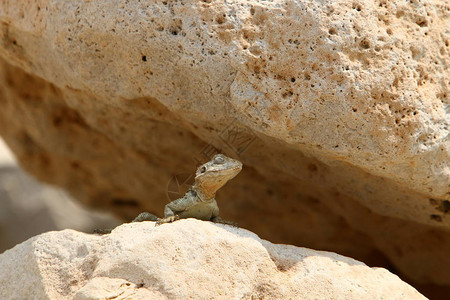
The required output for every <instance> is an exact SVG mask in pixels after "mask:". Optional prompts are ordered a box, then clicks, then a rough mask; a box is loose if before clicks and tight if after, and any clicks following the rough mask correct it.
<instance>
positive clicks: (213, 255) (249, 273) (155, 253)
mask: <svg viewBox="0 0 450 300" xmlns="http://www.w3.org/2000/svg"><path fill="white" fill-rule="evenodd" d="M0 269H1V270H2V272H0V298H1V299H5V300H7V299H77V300H81V299H112V298H115V297H117V299H130V298H132V299H190V298H194V299H255V298H258V299H299V298H301V299H318V298H321V299H425V297H423V296H422V295H420V294H419V293H418V292H417V291H416V290H415V289H414V288H412V287H410V286H409V285H408V284H406V283H404V282H402V281H401V280H400V279H399V278H398V277H397V276H395V275H393V274H391V273H389V272H388V271H386V270H385V269H382V268H369V267H367V266H366V265H365V264H363V263H361V262H358V261H356V260H353V259H351V258H347V257H344V256H340V255H337V254H335V253H330V252H321V251H314V250H310V249H306V248H299V247H294V246H289V245H277V244H272V243H270V242H268V241H265V240H261V239H260V238H258V236H256V235H255V234H253V233H251V232H249V231H247V230H244V229H239V228H233V227H230V226H225V225H214V224H212V223H210V222H202V221H199V220H194V219H186V220H181V221H177V222H175V223H173V224H165V225H162V226H159V227H154V223H152V222H143V223H133V224H125V225H122V226H120V227H118V228H116V229H115V230H114V231H113V232H112V233H111V234H110V235H106V236H96V235H88V234H83V233H79V232H76V231H73V230H64V231H59V232H49V233H45V234H42V235H40V236H37V237H34V238H32V239H30V240H28V241H26V242H24V243H22V244H20V245H18V246H16V247H14V248H13V249H11V250H8V251H6V252H5V253H3V254H1V255H0Z"/></svg>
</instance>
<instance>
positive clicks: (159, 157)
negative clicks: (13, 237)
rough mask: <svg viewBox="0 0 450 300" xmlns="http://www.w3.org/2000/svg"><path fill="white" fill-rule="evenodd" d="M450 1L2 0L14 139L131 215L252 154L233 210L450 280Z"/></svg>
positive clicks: (5, 81) (47, 174)
mask: <svg viewBox="0 0 450 300" xmlns="http://www.w3.org/2000/svg"><path fill="white" fill-rule="evenodd" d="M448 9H449V4H448V1H440V0H434V1H427V2H426V3H422V2H415V1H413V3H410V2H404V1H382V2H373V1H332V2H330V3H328V4H322V3H320V2H317V1H289V0H286V1H275V2H268V1H265V2H261V1H227V2H226V3H224V2H223V1H164V2H157V1H152V2H148V1H141V2H138V1H128V2H123V3H122V2H118V1H107V2H101V3H100V2H97V1H81V0H71V1H47V0H40V1H34V2H33V3H32V4H30V3H29V2H28V1H17V0H9V1H2V2H1V3H0V43H1V44H0V56H1V57H2V58H3V61H2V62H1V68H0V82H1V84H0V108H1V109H0V134H2V135H3V136H4V138H5V140H6V141H7V142H8V144H9V145H10V146H11V147H12V149H13V150H14V152H15V154H16V155H17V156H18V159H19V160H20V162H21V163H22V165H23V166H24V167H25V168H26V169H27V170H29V171H30V172H32V173H33V174H35V175H37V176H38V177H39V178H41V179H43V180H45V181H48V182H52V183H54V184H58V185H60V186H62V187H65V188H66V189H68V190H69V191H70V192H71V193H72V194H74V195H75V196H76V197H77V198H79V199H80V200H82V201H83V202H84V203H87V204H89V205H91V206H92V207H97V208H99V207H102V208H107V209H109V210H111V211H114V212H115V213H116V214H118V215H121V216H123V217H124V218H127V219H131V218H132V217H134V216H135V215H136V214H137V213H138V212H139V211H140V210H150V211H152V212H155V213H157V214H161V212H162V209H163V206H164V204H165V203H166V202H167V201H168V199H167V197H166V195H167V185H168V182H169V181H170V179H171V177H172V176H173V175H174V174H180V173H184V174H185V173H191V172H193V170H195V167H196V165H197V162H196V159H197V158H198V159H199V160H202V161H205V160H207V157H205V156H204V155H203V154H202V153H203V152H204V151H203V150H209V148H208V147H209V145H210V146H214V147H216V148H218V149H221V150H222V151H223V152H225V153H226V154H228V155H233V154H234V156H235V157H236V156H238V157H239V158H240V159H241V160H242V161H243V162H244V171H243V172H242V174H241V175H240V176H239V177H238V178H236V179H235V181H234V182H232V183H231V182H230V184H229V185H228V186H226V187H225V188H224V189H223V191H219V194H218V200H219V206H220V207H221V209H222V211H223V215H224V217H226V218H227V219H230V220H234V221H237V222H238V223H239V224H241V225H242V226H245V227H247V228H250V229H252V230H253V231H255V232H257V233H258V234H260V235H261V236H262V237H266V238H270V239H271V240H274V241H279V242H284V243H294V244H297V245H308V246H309V247H313V248H319V249H329V250H333V251H338V252H339V253H343V254H346V255H350V256H352V257H355V258H358V259H360V260H364V261H365V262H367V263H369V264H371V265H389V264H390V263H392V264H393V265H394V266H395V267H396V268H398V269H399V270H400V272H402V273H404V274H406V275H407V276H408V277H410V278H413V279H414V280H416V281H420V282H424V283H430V282H431V283H437V284H442V285H450V276H448V270H449V269H450V258H449V257H448V254H447V253H448V251H450V235H449V229H448V228H449V227H450V217H449V211H450V202H449V177H450V175H449V165H448V161H449V141H448V121H449V117H448V114H447V113H446V111H445V106H446V105H448V90H449V86H448V85H449V83H448V82H449V77H450V76H449V72H450V71H449V70H450V68H449V67H448V57H449V55H448V54H449V36H448V31H446V28H447V27H448V22H449V17H448ZM253 138H254V140H253ZM250 141H252V143H251V144H249V145H248V147H247V148H245V147H244V146H246V145H247V143H249V142H250ZM194 158H195V159H194ZM423 241H429V243H425V242H423Z"/></svg>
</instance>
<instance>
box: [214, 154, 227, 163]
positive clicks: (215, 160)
mask: <svg viewBox="0 0 450 300" xmlns="http://www.w3.org/2000/svg"><path fill="white" fill-rule="evenodd" d="M224 162H225V160H224V159H223V157H222V156H217V157H216V158H215V159H214V163H216V164H223V163H224Z"/></svg>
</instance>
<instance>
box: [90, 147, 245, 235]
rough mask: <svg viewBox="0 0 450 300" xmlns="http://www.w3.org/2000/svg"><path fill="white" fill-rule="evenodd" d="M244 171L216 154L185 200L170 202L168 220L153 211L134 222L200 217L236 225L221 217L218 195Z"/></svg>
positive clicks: (102, 231) (199, 172)
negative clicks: (230, 181) (222, 188)
mask: <svg viewBox="0 0 450 300" xmlns="http://www.w3.org/2000/svg"><path fill="white" fill-rule="evenodd" d="M241 170H242V163H241V162H240V161H238V160H236V159H232V158H229V157H227V156H225V155H223V154H216V155H214V157H213V158H212V159H211V160H210V161H208V162H207V163H205V164H203V165H201V166H199V167H198V168H197V172H196V173H195V180H194V184H193V185H192V186H191V187H190V188H189V190H188V191H187V192H186V193H185V194H184V196H183V197H181V198H179V199H176V200H174V201H172V202H170V203H168V204H167V205H166V206H165V208H164V217H163V218H158V217H157V216H155V215H154V214H151V213H149V212H142V213H140V214H139V215H138V216H137V217H136V218H135V219H134V220H133V221H131V222H132V223H133V222H142V221H156V225H157V226H158V225H161V224H164V223H171V222H174V221H176V220H178V219H186V218H196V219H199V220H204V221H212V222H215V223H223V224H229V225H235V224H234V223H233V222H228V221H225V220H223V219H222V218H220V217H219V207H218V205H217V202H216V198H215V197H216V192H217V190H219V189H220V188H221V187H223V186H224V185H225V184H226V183H227V182H228V181H229V180H231V179H233V178H234V177H235V176H236V175H237V174H239V172H240V171H241ZM110 232H111V229H96V230H95V231H94V233H100V234H105V233H110Z"/></svg>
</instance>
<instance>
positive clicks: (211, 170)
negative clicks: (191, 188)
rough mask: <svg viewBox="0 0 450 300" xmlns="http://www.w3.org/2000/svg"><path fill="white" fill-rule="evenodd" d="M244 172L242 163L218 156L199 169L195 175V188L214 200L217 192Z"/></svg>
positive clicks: (221, 155)
mask: <svg viewBox="0 0 450 300" xmlns="http://www.w3.org/2000/svg"><path fill="white" fill-rule="evenodd" d="M241 170H242V163H241V162H240V161H238V160H236V159H232V158H229V157H227V156H225V155H223V154H216V155H214V157H213V158H212V159H211V160H210V161H209V162H207V163H205V164H203V165H201V166H200V167H198V169H197V172H196V173H195V186H196V187H197V188H198V189H200V191H201V192H202V193H203V194H204V195H205V196H207V197H208V198H212V197H214V196H215V194H216V191H217V190H218V189H220V188H221V187H222V186H224V185H225V184H226V183H227V182H228V180H230V179H233V178H234V177H235V176H236V175H237V174H238V173H239V172H240V171H241Z"/></svg>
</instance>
